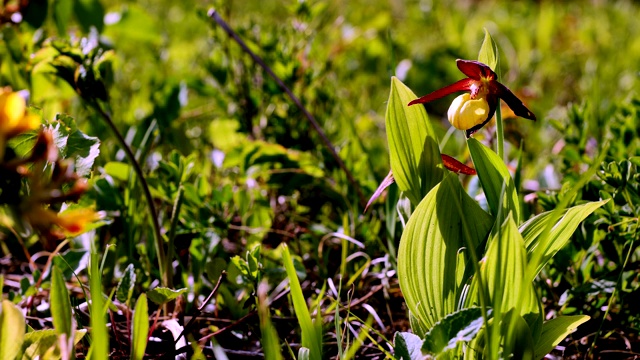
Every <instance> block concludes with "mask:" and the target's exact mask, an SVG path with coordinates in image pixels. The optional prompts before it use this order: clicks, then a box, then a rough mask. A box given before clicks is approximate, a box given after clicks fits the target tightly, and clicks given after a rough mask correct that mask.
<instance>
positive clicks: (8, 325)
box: [0, 300, 26, 360]
mask: <svg viewBox="0 0 640 360" xmlns="http://www.w3.org/2000/svg"><path fill="white" fill-rule="evenodd" d="M25 328H26V322H25V319H24V315H22V311H20V309H19V308H18V307H17V306H16V305H15V304H13V303H12V302H11V301H9V300H2V312H0V360H13V359H15V358H16V356H17V355H18V353H19V352H20V348H21V347H22V342H23V341H24V331H25Z"/></svg>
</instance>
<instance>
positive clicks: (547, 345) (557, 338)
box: [535, 315, 590, 359]
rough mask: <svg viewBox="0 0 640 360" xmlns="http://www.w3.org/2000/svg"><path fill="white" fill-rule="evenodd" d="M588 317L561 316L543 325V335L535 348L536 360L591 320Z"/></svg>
mask: <svg viewBox="0 0 640 360" xmlns="http://www.w3.org/2000/svg"><path fill="white" fill-rule="evenodd" d="M589 319H590V317H589V316H587V315H575V316H560V317H557V318H555V319H552V320H549V321H547V322H545V323H544V324H543V325H542V335H540V339H539V340H538V342H537V343H536V346H535V358H536V359H542V358H543V357H544V356H545V355H547V354H548V353H549V352H550V351H551V350H553V348H555V347H556V345H558V344H559V343H560V342H561V341H562V340H563V339H564V338H565V337H567V335H569V334H571V333H572V332H574V331H575V330H576V329H577V328H578V326H580V325H581V324H583V323H585V322H586V321H587V320H589Z"/></svg>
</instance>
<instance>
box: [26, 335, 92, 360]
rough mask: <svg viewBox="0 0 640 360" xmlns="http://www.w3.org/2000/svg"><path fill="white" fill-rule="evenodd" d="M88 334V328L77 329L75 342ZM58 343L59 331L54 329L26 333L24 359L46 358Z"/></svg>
mask: <svg viewBox="0 0 640 360" xmlns="http://www.w3.org/2000/svg"><path fill="white" fill-rule="evenodd" d="M86 334H87V329H82V330H76V331H75V335H74V338H73V343H74V344H77V343H78V342H80V340H82V338H83V337H84V336H85V335H86ZM57 344H58V333H57V332H56V330H54V329H45V330H36V331H31V332H28V333H26V334H25V335H24V343H23V344H22V353H23V354H24V356H23V357H22V358H23V359H36V358H37V357H40V358H45V355H46V354H47V353H50V351H51V349H52V348H54V347H56V346H57Z"/></svg>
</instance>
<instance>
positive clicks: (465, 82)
mask: <svg viewBox="0 0 640 360" xmlns="http://www.w3.org/2000/svg"><path fill="white" fill-rule="evenodd" d="M474 81H475V80H473V79H469V78H467V79H462V80H458V81H456V82H454V83H453V84H451V85H447V86H445V87H443V88H442V89H438V90H436V91H434V92H432V93H430V94H427V95H425V96H423V97H421V98H417V99H415V100H413V101H411V102H410V103H409V106H411V105H415V104H423V103H428V102H430V101H433V100H437V99H440V98H441V97H444V96H447V95H449V94H453V93H454V92H457V91H466V90H469V89H470V88H471V84H473V83H474Z"/></svg>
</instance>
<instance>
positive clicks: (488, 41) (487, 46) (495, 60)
mask: <svg viewBox="0 0 640 360" xmlns="http://www.w3.org/2000/svg"><path fill="white" fill-rule="evenodd" d="M478 61H480V62H481V63H484V64H487V65H489V67H490V68H491V69H492V70H493V71H495V72H496V73H497V72H498V65H499V64H500V63H499V61H500V57H499V56H498V45H497V44H496V43H495V41H493V38H492V37H491V34H489V31H488V30H487V29H484V40H483V41H482V45H481V46H480V52H479V53H478Z"/></svg>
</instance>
